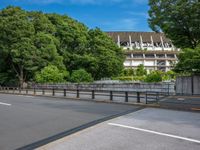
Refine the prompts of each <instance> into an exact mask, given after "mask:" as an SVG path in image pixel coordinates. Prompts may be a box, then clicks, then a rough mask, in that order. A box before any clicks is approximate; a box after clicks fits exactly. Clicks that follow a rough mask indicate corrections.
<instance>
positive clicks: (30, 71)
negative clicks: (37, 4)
mask: <svg viewBox="0 0 200 150" xmlns="http://www.w3.org/2000/svg"><path fill="white" fill-rule="evenodd" d="M31 15H32V14H31ZM31 15H30V13H29V12H26V11H24V10H22V9H20V8H18V7H8V8H6V9H3V10H2V11H0V30H1V31H2V32H0V53H1V56H0V59H1V60H2V62H3V63H6V64H9V65H8V67H4V66H2V65H1V66H0V71H2V72H0V73H1V75H2V76H4V77H5V76H6V75H9V76H10V77H11V78H17V79H18V83H19V85H20V87H22V85H23V82H25V81H27V80H30V78H33V77H34V73H35V72H36V71H38V70H40V69H41V68H43V67H45V66H47V65H48V64H56V65H57V66H60V67H64V66H63V64H62V57H61V56H59V55H58V53H57V49H56V43H57V42H56V39H55V38H54V37H53V36H52V35H50V34H49V30H47V31H46V28H44V29H42V27H39V23H38V24H37V25H35V24H34V18H33V17H31ZM39 21H41V22H43V20H42V19H40V20H38V22H39ZM49 23H50V21H49ZM40 24H41V25H42V26H44V22H43V23H40ZM49 26H51V24H50V25H49ZM49 26H48V27H49ZM52 27H53V26H52ZM41 31H43V32H41ZM5 79H6V80H9V79H8V78H5Z"/></svg>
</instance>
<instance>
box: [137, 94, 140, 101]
mask: <svg viewBox="0 0 200 150" xmlns="http://www.w3.org/2000/svg"><path fill="white" fill-rule="evenodd" d="M137 103H140V92H137Z"/></svg>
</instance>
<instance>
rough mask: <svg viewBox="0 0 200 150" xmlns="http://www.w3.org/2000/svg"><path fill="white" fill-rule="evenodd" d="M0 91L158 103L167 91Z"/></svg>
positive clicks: (9, 88)
mask: <svg viewBox="0 0 200 150" xmlns="http://www.w3.org/2000/svg"><path fill="white" fill-rule="evenodd" d="M0 93H8V94H22V95H33V96H56V97H65V98H77V99H87V100H97V101H98V100H104V101H105V100H107V101H110V102H124V103H129V102H130V103H131V102H134V103H144V104H150V103H158V102H159V100H160V99H161V98H163V97H165V96H167V95H168V94H169V93H168V91H166V92H153V91H145V92H141V91H140V92H136V91H111V90H109V91H108V90H84V89H76V90H75V89H54V88H52V89H45V88H41V89H38V88H29V89H20V88H16V87H0Z"/></svg>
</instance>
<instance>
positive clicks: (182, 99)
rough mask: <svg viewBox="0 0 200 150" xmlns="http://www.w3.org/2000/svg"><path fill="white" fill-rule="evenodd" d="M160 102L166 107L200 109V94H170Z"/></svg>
mask: <svg viewBox="0 0 200 150" xmlns="http://www.w3.org/2000/svg"><path fill="white" fill-rule="evenodd" d="M159 103H160V106H161V107H164V108H174V109H180V110H193V111H200V96H169V97H166V98H164V99H162V100H161V101H160V102H159Z"/></svg>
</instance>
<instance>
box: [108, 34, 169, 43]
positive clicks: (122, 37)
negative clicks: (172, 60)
mask: <svg viewBox="0 0 200 150" xmlns="http://www.w3.org/2000/svg"><path fill="white" fill-rule="evenodd" d="M106 33H107V34H108V35H109V36H110V37H111V38H112V39H113V40H114V41H115V42H118V36H119V37H120V41H121V42H129V36H131V40H132V42H139V41H140V36H142V40H143V42H150V43H151V36H152V38H153V41H154V42H161V40H160V36H161V37H162V39H163V42H164V43H171V40H170V39H168V38H166V37H165V35H164V33H156V32H126V31H125V32H119V31H116V32H106Z"/></svg>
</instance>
